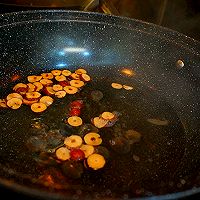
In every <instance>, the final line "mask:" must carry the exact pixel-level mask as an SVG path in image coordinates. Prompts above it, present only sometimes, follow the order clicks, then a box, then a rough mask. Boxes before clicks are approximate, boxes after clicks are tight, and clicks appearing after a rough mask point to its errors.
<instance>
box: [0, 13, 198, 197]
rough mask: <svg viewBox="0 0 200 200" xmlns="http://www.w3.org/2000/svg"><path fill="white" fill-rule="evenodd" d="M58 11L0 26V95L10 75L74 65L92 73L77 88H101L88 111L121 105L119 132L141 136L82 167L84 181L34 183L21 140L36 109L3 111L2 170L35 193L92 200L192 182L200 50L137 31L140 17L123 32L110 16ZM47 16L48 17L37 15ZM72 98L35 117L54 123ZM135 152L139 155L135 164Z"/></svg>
mask: <svg viewBox="0 0 200 200" xmlns="http://www.w3.org/2000/svg"><path fill="white" fill-rule="evenodd" d="M65 14H66V13H65ZM65 14H63V13H56V14H55V16H56V19H54V18H53V17H54V14H53V13H51V12H50V13H46V14H42V13H38V14H37V13H36V14H34V15H35V16H36V19H37V20H33V21H29V23H27V22H26V21H27V20H25V21H24V22H23V21H22V22H20V23H13V24H8V25H5V26H2V27H1V29H0V32H1V38H0V43H1V51H0V54H1V55H0V56H1V71H0V74H1V77H0V81H1V97H2V98H3V97H4V96H5V95H6V94H8V93H9V92H10V88H11V87H12V86H13V85H14V84H16V82H14V83H13V82H11V77H12V76H13V75H14V74H18V75H20V76H21V79H20V80H18V81H20V82H21V81H22V80H25V78H26V77H27V76H28V75H30V74H40V73H42V72H49V71H51V70H52V69H66V68H67V69H70V70H72V71H73V70H75V69H77V68H79V67H80V66H81V67H84V68H85V69H86V70H87V71H88V73H89V74H90V75H91V77H92V82H91V84H90V85H88V86H87V87H86V88H84V91H88V92H90V91H92V90H94V89H95V90H101V91H102V92H103V94H104V99H105V100H104V101H105V102H104V101H103V103H102V104H103V106H104V107H103V108H99V107H98V106H97V107H96V108H94V113H95V112H96V113H99V112H100V110H101V109H105V110H106V109H110V110H117V111H118V112H121V113H122V116H121V118H120V120H121V121H120V120H119V121H120V122H119V123H120V124H125V127H124V129H126V130H128V129H135V130H137V131H139V132H140V133H141V134H142V140H141V142H140V143H138V144H135V145H133V146H132V149H131V151H130V152H129V153H128V154H125V155H118V154H116V153H111V155H112V156H111V157H112V159H111V161H110V162H109V163H108V165H106V167H105V169H103V171H100V172H93V173H85V174H84V175H83V177H82V178H81V179H79V180H75V181H71V182H70V181H69V182H68V183H65V184H66V188H65V189H64V190H56V189H53V188H48V187H41V185H38V184H36V183H35V180H36V179H37V177H38V176H39V175H41V174H42V172H41V171H40V169H39V168H38V166H37V163H36V162H35V160H33V155H32V154H31V153H30V152H28V151H27V147H26V141H27V140H28V139H29V138H30V137H31V135H33V133H32V132H31V128H30V124H31V123H32V120H33V119H34V118H36V117H38V115H36V114H34V113H33V112H31V111H30V109H28V108H27V107H26V106H25V107H22V108H21V109H19V110H16V111H13V110H6V111H4V110H3V111H1V112H0V123H1V126H0V130H1V136H0V137H1V139H0V147H1V148H0V157H1V166H2V171H1V172H0V174H1V177H3V178H6V179H10V180H13V181H14V182H16V183H18V184H20V185H26V186H27V185H28V186H30V187H31V188H36V189H37V190H38V191H39V192H40V191H41V190H42V191H49V192H53V193H55V194H57V193H61V194H64V195H65V197H68V196H70V195H74V194H75V193H77V191H81V194H80V195H83V196H85V197H88V196H93V198H100V197H101V198H105V197H107V198H125V197H135V196H152V195H159V194H166V193H171V192H177V191H184V190H186V189H191V188H192V187H193V185H194V184H198V182H197V180H196V177H198V174H197V173H196V172H195V170H194V169H196V168H197V167H198V162H199V156H198V150H199V149H198V141H199V136H198V131H197V130H198V127H199V123H198V122H197V121H198V117H199V113H197V112H195V111H196V110H197V109H198V101H199V98H198V95H199V94H196V93H195V92H196V91H197V90H198V86H197V85H196V82H195V80H196V79H195V80H194V79H193V75H192V74H191V73H190V72H189V69H188V68H191V69H193V68H195V66H198V63H199V57H198V56H196V55H194V54H193V52H191V51H190V49H188V50H187V49H186V48H185V47H184V46H183V47H182V46H181V45H179V43H177V42H172V41H169V40H165V39H164V38H163V37H158V36H157V35H152V34H149V33H148V31H147V32H143V31H140V30H139V28H138V26H139V24H137V23H136V24H135V25H137V26H135V27H134V26H133V27H132V28H131V29H130V28H127V27H122V26H117V23H116V24H106V22H101V23H100V22H99V21H95V17H94V19H93V21H91V20H85V19H84V20H80V19H78V20H76V18H75V16H76V13H71V14H69V15H68V14H66V16H68V19H67V20H66V16H65ZM17 17H18V16H17ZM46 17H47V18H48V19H49V18H51V17H52V20H44V19H45V18H46ZM58 17H59V18H58ZM62 18H63V19H62ZM27 19H28V17H27ZM102 21H103V20H102ZM181 58H184V60H186V63H185V64H186V67H187V68H185V67H183V68H182V69H179V68H177V67H176V62H177V60H179V59H181ZM189 59H191V60H189ZM188 60H189V61H188ZM195 78H196V77H195ZM112 82H117V83H122V84H127V85H133V86H134V88H135V89H134V90H133V91H131V92H126V91H123V90H122V91H116V90H113V89H112V88H111V86H110V85H111V83H112ZM191 97H192V98H191ZM73 98H76V96H74V97H70V98H68V99H66V100H64V101H63V102H62V103H61V102H59V101H58V102H57V104H56V106H55V107H54V108H52V109H50V110H49V111H47V112H45V113H44V114H42V115H41V116H40V118H42V120H43V122H45V124H47V125H48V126H51V125H52V124H53V125H52V126H54V127H53V128H55V129H60V126H61V123H60V121H62V117H63V115H64V112H65V109H66V108H67V107H66V105H68V103H69V102H70V100H73ZM108 102H109V103H108ZM148 118H159V119H167V120H168V121H169V125H168V126H156V125H152V124H150V123H148V121H147V119H148ZM110 131H112V129H111V130H110ZM100 132H101V130H100ZM102 132H103V135H104V138H105V141H107V140H109V139H110V138H109V137H110V136H109V135H112V133H109V131H107V130H102ZM194 146H195V150H194V149H193V147H194ZM134 155H137V156H139V158H140V161H139V162H136V161H135V160H134V159H133V156H134ZM191 156H192V158H191ZM183 180H184V183H183ZM106 192H107V193H106ZM67 195H68V196H67ZM126 195H127V196H126Z"/></svg>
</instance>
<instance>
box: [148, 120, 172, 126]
mask: <svg viewBox="0 0 200 200" xmlns="http://www.w3.org/2000/svg"><path fill="white" fill-rule="evenodd" d="M147 121H148V122H149V123H151V124H155V125H158V126H166V125H168V124H169V122H168V120H166V119H163V120H161V119H156V118H151V119H147Z"/></svg>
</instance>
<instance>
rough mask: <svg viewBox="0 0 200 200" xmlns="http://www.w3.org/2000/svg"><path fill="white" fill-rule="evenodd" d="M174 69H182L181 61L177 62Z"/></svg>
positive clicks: (182, 63)
mask: <svg viewBox="0 0 200 200" xmlns="http://www.w3.org/2000/svg"><path fill="white" fill-rule="evenodd" d="M176 67H177V68H179V69H181V68H183V67H184V62H183V61H182V60H177V62H176Z"/></svg>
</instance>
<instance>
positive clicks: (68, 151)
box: [56, 132, 106, 170]
mask: <svg viewBox="0 0 200 200" xmlns="http://www.w3.org/2000/svg"><path fill="white" fill-rule="evenodd" d="M101 143H102V139H101V137H100V135H99V134H98V133H94V132H90V133H87V134H86V135H85V136H84V138H83V139H82V138H81V137H80V136H79V135H71V136H69V137H66V138H65V140H64V146H62V147H60V148H58V149H57V150H56V157H57V158H58V159H59V160H61V161H66V160H74V161H80V160H85V159H87V165H88V166H89V167H91V168H92V169H94V170H98V169H100V168H103V167H104V165H105V163H106V161H105V158H104V157H103V156H102V155H100V154H98V153H96V152H95V147H97V146H98V145H100V144H101Z"/></svg>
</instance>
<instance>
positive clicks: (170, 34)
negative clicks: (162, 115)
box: [0, 9, 200, 200]
mask: <svg viewBox="0 0 200 200" xmlns="http://www.w3.org/2000/svg"><path fill="white" fill-rule="evenodd" d="M34 13H35V14H39V15H44V14H47V13H52V14H55V13H62V14H65V15H69V14H74V15H76V14H80V15H83V16H84V15H85V16H88V15H89V17H91V18H92V17H95V16H96V17H101V18H102V19H104V20H106V19H110V20H113V21H116V20H120V21H122V23H123V25H124V26H125V27H127V28H130V29H133V28H134V27H131V25H134V24H135V25H139V28H143V29H144V30H145V31H147V32H148V31H149V33H152V34H153V33H154V34H155V33H156V34H157V36H158V37H159V36H160V35H159V34H162V33H164V36H165V37H166V39H167V40H170V41H175V42H180V44H181V41H184V43H183V44H184V45H185V46H186V47H187V48H189V47H191V48H192V49H193V48H194V49H193V51H194V52H195V53H196V55H197V56H199V57H200V41H198V40H196V39H194V38H191V37H189V36H187V35H185V34H183V33H180V32H178V31H176V30H172V29H170V28H167V27H163V26H160V25H156V24H153V23H149V22H145V21H142V20H138V19H132V18H128V17H124V16H115V15H110V14H103V13H98V12H85V11H76V10H62V9H56V10H55V9H44V10H28V11H19V12H11V13H4V14H0V28H1V27H2V26H5V25H10V24H14V23H17V22H26V21H23V19H22V18H20V17H19V21H15V20H16V18H15V17H16V16H20V15H25V16H26V15H27V14H34ZM52 16H53V15H52ZM10 18H12V20H11V23H9V20H10ZM89 19H90V18H88V21H89ZM75 20H76V21H79V18H77V19H75ZM27 21H30V19H29V20H27ZM94 21H96V22H97V20H95V19H94ZM102 22H103V20H102ZM104 22H105V21H104ZM113 25H117V23H116V24H113ZM129 26H130V27H129ZM154 29H155V30H154ZM136 30H137V29H136ZM158 30H159V33H157V32H155V31H158ZM176 40H177V41H176ZM183 44H181V45H183ZM0 185H1V186H3V187H6V188H8V189H11V190H12V191H15V192H18V193H19V192H23V194H24V195H31V197H34V196H35V197H42V198H44V199H47V198H49V197H50V198H53V199H60V198H63V195H61V194H56V193H52V192H46V191H41V190H39V189H33V188H30V187H27V186H24V185H20V184H18V183H13V182H12V181H10V180H7V179H5V178H1V177H0ZM198 193H200V187H194V188H192V189H188V190H185V191H181V192H176V193H167V194H164V195H156V196H154V195H153V196H150V197H140V198H131V199H140V200H151V199H152V200H153V199H154V200H156V199H159V200H160V199H161V200H163V199H177V198H181V197H189V196H191V195H195V194H198Z"/></svg>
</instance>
